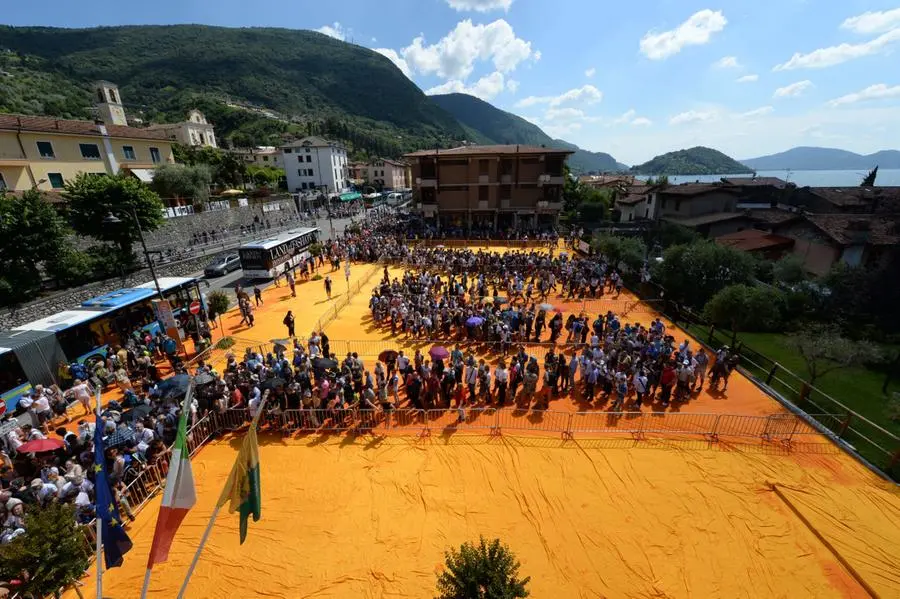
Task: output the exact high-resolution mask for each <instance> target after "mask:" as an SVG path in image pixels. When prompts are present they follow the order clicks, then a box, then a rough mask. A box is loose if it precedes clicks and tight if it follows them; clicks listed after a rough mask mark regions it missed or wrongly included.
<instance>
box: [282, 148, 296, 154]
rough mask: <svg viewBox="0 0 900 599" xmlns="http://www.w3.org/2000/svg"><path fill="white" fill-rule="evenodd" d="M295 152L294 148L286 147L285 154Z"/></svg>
mask: <svg viewBox="0 0 900 599" xmlns="http://www.w3.org/2000/svg"><path fill="white" fill-rule="evenodd" d="M293 152H294V150H292V149H291V148H285V149H284V153H285V154H292V153H293Z"/></svg>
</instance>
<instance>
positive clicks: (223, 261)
mask: <svg viewBox="0 0 900 599" xmlns="http://www.w3.org/2000/svg"><path fill="white" fill-rule="evenodd" d="M240 267H241V259H240V257H239V256H238V255H237V254H224V255H222V256H218V257H216V259H215V260H213V261H212V262H210V263H209V264H207V265H206V268H204V269H203V274H204V275H206V276H207V277H221V276H223V275H226V274H228V273H230V272H232V271H235V270H237V269H239V268H240Z"/></svg>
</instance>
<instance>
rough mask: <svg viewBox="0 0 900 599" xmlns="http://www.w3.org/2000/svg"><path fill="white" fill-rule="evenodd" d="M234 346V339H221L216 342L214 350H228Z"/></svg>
mask: <svg viewBox="0 0 900 599" xmlns="http://www.w3.org/2000/svg"><path fill="white" fill-rule="evenodd" d="M233 345H234V339H232V338H231V337H222V338H221V339H219V340H218V341H217V342H216V349H228V348H229V347H232V346H233Z"/></svg>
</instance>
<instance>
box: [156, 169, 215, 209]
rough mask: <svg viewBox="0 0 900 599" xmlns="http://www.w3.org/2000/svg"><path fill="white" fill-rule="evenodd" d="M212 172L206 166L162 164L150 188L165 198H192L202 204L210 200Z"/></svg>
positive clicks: (196, 202)
mask: <svg viewBox="0 0 900 599" xmlns="http://www.w3.org/2000/svg"><path fill="white" fill-rule="evenodd" d="M210 183H212V170H211V169H210V167H209V166H208V165H206V164H195V165H186V164H162V165H160V166H158V167H156V169H154V171H153V182H152V183H151V184H150V188H151V189H152V190H153V191H155V192H156V193H158V194H159V195H160V196H161V197H164V198H190V199H192V200H193V203H195V204H200V203H203V202H205V201H207V200H208V199H209V185H210Z"/></svg>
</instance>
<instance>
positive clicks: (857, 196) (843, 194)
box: [808, 187, 900, 212]
mask: <svg viewBox="0 0 900 599" xmlns="http://www.w3.org/2000/svg"><path fill="white" fill-rule="evenodd" d="M808 190H809V193H811V194H813V195H817V196H819V197H820V198H822V199H824V200H826V201H828V202H830V203H832V204H834V205H835V206H869V205H876V204H877V210H875V211H877V212H897V211H900V187H810V188H808Z"/></svg>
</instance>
